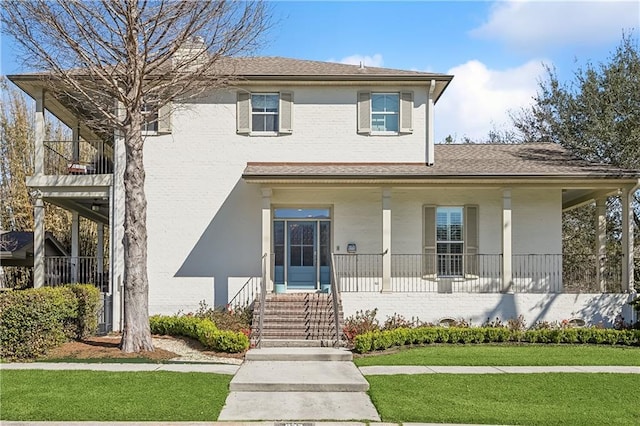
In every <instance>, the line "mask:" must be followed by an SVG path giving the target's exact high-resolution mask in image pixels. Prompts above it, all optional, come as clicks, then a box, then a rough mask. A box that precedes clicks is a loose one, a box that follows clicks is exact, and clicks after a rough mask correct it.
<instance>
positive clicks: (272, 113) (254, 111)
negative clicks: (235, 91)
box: [251, 93, 280, 133]
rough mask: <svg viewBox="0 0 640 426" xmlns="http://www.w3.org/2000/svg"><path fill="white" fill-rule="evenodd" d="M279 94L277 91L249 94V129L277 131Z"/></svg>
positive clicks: (254, 130) (253, 130)
mask: <svg viewBox="0 0 640 426" xmlns="http://www.w3.org/2000/svg"><path fill="white" fill-rule="evenodd" d="M279 109H280V95H279V94H277V93H252V94H251V131H252V132H271V133H276V132H277V131H278V124H279V121H280V120H279V114H278V111H279Z"/></svg>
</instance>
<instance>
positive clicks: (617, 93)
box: [511, 34, 640, 275]
mask: <svg viewBox="0 0 640 426" xmlns="http://www.w3.org/2000/svg"><path fill="white" fill-rule="evenodd" d="M546 70H547V75H546V78H545V79H544V80H542V81H541V82H540V84H539V90H538V94H537V96H536V97H535V98H534V100H535V103H534V104H533V105H532V106H531V107H530V108H525V109H522V110H520V111H517V112H515V113H512V114H511V120H512V123H513V126H514V128H515V139H516V140H517V141H518V142H521V143H526V142H553V143H557V144H559V145H561V146H563V147H565V148H566V149H568V150H569V151H570V152H571V153H573V154H574V155H575V156H577V157H578V158H581V159H584V160H588V161H594V162H598V163H607V164H611V165H614V166H618V167H623V168H632V169H640V49H639V47H638V42H637V41H636V40H634V38H633V37H632V36H631V35H629V34H626V35H623V37H622V41H621V42H620V44H619V45H618V47H617V48H616V49H615V51H614V52H613V53H612V55H611V56H610V58H609V60H608V61H607V62H603V63H600V64H597V65H594V64H592V63H590V62H589V63H587V64H586V66H584V67H580V68H578V69H577V71H576V72H575V73H574V78H573V79H572V80H570V81H568V82H562V81H560V79H559V78H558V76H557V73H556V71H555V70H554V69H553V68H551V67H547V69H546ZM594 214H595V210H594V207H593V205H588V206H584V207H582V208H578V209H575V210H572V211H569V212H566V213H565V214H564V220H563V231H564V238H563V248H564V252H565V253H572V254H573V253H579V254H586V253H593V250H594V245H595V230H594V225H593V221H594ZM607 220H608V223H609V225H608V227H607V228H608V229H607V231H608V232H607V240H608V241H607V253H608V254H609V255H620V246H619V242H620V231H619V230H620V227H621V220H620V201H619V199H617V198H610V199H609V200H608V201H607ZM634 221H635V225H636V227H635V228H636V234H635V241H636V258H639V257H640V250H638V244H639V243H640V238H639V236H640V231H639V230H640V192H639V191H636V193H635V195H634ZM638 263H640V262H636V264H638ZM636 269H638V268H636ZM639 272H640V271H636V275H638V273H639Z"/></svg>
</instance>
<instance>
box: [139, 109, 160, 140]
mask: <svg viewBox="0 0 640 426" xmlns="http://www.w3.org/2000/svg"><path fill="white" fill-rule="evenodd" d="M153 109H154V108H153V104H151V103H149V102H145V103H144V104H143V105H142V116H143V118H144V122H143V123H142V129H141V130H142V133H143V134H147V135H155V134H157V133H158V110H157V109H156V110H155V111H153Z"/></svg>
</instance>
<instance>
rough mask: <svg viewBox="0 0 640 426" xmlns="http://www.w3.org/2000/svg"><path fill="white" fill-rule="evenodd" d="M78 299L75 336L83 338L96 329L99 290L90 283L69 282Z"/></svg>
mask: <svg viewBox="0 0 640 426" xmlns="http://www.w3.org/2000/svg"><path fill="white" fill-rule="evenodd" d="M66 287H69V288H70V289H71V291H73V293H74V295H75V297H76V299H77V300H78V318H77V322H76V325H77V330H76V336H75V337H76V338H77V339H85V338H87V337H89V336H93V335H94V334H96V331H97V330H98V309H100V290H98V288H97V287H96V286H94V285H92V284H70V285H68V286H66Z"/></svg>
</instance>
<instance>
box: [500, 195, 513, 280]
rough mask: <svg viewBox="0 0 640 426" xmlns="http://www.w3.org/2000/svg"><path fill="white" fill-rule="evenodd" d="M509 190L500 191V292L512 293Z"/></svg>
mask: <svg viewBox="0 0 640 426" xmlns="http://www.w3.org/2000/svg"><path fill="white" fill-rule="evenodd" d="M512 262H513V252H512V248H511V189H510V188H507V189H503V190H502V291H504V292H508V291H512V287H511V286H512V284H513V270H512Z"/></svg>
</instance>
